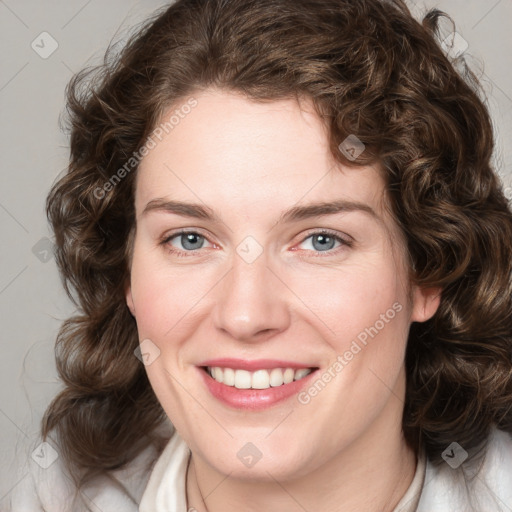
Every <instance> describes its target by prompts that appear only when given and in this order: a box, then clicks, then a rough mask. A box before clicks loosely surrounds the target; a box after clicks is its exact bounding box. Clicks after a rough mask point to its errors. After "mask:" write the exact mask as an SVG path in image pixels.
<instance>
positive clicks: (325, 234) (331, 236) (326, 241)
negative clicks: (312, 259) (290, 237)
mask: <svg viewBox="0 0 512 512" xmlns="http://www.w3.org/2000/svg"><path fill="white" fill-rule="evenodd" d="M300 245H302V246H303V247H302V249H304V250H312V251H315V252H332V253H336V252H338V251H337V250H336V249H339V248H340V247H342V246H348V247H351V246H352V241H351V240H348V239H345V238H343V237H341V236H339V235H338V234H336V233H334V232H331V231H327V230H322V231H316V232H314V233H311V234H309V235H308V236H307V237H306V238H304V240H303V241H302V242H301V243H300V244H299V247H300Z"/></svg>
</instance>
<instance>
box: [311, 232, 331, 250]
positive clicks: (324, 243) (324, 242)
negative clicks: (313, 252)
mask: <svg viewBox="0 0 512 512" xmlns="http://www.w3.org/2000/svg"><path fill="white" fill-rule="evenodd" d="M315 242H318V243H319V244H320V245H318V246H317V245H315ZM333 242H334V239H333V238H331V237H330V236H328V235H316V237H314V238H313V246H314V247H315V249H319V250H321V251H325V250H327V249H332V247H333V245H332V243H333Z"/></svg>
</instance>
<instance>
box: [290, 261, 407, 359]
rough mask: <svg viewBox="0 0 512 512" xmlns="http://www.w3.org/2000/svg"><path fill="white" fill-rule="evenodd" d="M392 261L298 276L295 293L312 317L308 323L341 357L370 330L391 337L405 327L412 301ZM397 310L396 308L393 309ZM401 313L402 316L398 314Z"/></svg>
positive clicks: (366, 263) (295, 276) (294, 279)
mask: <svg viewBox="0 0 512 512" xmlns="http://www.w3.org/2000/svg"><path fill="white" fill-rule="evenodd" d="M397 276H398V269H397V267H396V265H395V264H394V263H393V261H392V260H391V261H387V260H382V259H381V260H380V261H375V262H372V263H369V262H368V261H366V262H365V263H364V264H363V263H361V264H351V265H347V266H345V267H343V268H339V269H333V268H328V269H321V270H319V271H316V272H309V273H301V274H300V275H299V273H297V274H296V275H294V276H293V278H292V279H291V280H290V283H291V286H290V287H291V288H293V290H294V291H295V293H296V295H297V296H298V297H299V298H300V299H301V302H302V303H303V304H304V306H305V308H304V311H305V312H306V311H309V318H310V322H311V323H314V324H315V325H317V326H318V329H320V330H321V331H322V332H323V333H324V338H325V339H326V340H328V341H329V343H330V345H331V347H332V348H333V349H334V350H335V351H336V353H341V352H343V351H344V350H346V349H347V348H348V346H350V344H351V342H352V340H354V339H357V337H358V336H359V337H360V338H361V339H362V340H363V341H364V337H365V333H366V336H370V335H369V334H368V330H370V331H371V332H372V333H373V334H374V333H375V330H374V328H375V327H376V328H377V330H378V332H379V334H380V333H381V331H382V334H383V333H384V332H386V333H389V334H392V331H394V332H403V329H404V327H406V326H407V319H406V316H407V315H406V314H405V312H406V310H407V305H408V298H407V296H406V293H405V290H404V289H403V287H402V286H401V284H400V283H401V281H400V279H399V278H398V277H397ZM393 305H395V306H394V307H393ZM397 310H400V311H397Z"/></svg>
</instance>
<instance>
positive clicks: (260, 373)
mask: <svg viewBox="0 0 512 512" xmlns="http://www.w3.org/2000/svg"><path fill="white" fill-rule="evenodd" d="M207 371H208V373H209V374H210V375H211V376H212V377H213V378H214V379H215V380H216V381H217V382H221V383H224V384H226V385H227V386H232V387H235V388H237V389H268V388H270V387H277V386H282V385H283V384H289V383H290V382H293V381H294V380H300V379H302V378H304V377H306V375H309V374H310V373H311V371H312V370H311V369H309V368H300V369H299V370H294V369H293V368H272V369H271V370H256V371H255V372H249V371H247V370H234V369H233V368H220V367H218V366H214V367H210V366H208V367H207Z"/></svg>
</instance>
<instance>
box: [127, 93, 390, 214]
mask: <svg viewBox="0 0 512 512" xmlns="http://www.w3.org/2000/svg"><path fill="white" fill-rule="evenodd" d="M191 96H193V98H194V99H195V100H196V105H195V107H194V108H192V109H186V111H187V112H188V113H187V114H183V113H181V116H176V115H175V116H174V117H175V120H178V122H177V123H175V124H173V126H172V129H169V130H168V133H164V134H163V136H162V140H161V141H157V143H156V145H155V146H154V148H153V149H151V150H150V151H149V153H148V154H147V155H146V156H145V157H144V158H143V160H142V161H141V164H140V166H139V170H138V176H137V187H136V198H135V199H136V201H135V202H136V210H137V213H138V214H140V212H141V211H142V210H143V209H144V207H145V205H146V204H147V203H148V202H149V201H150V200H153V199H154V198H156V197H168V198H172V199H180V200H190V201H193V202H196V203H197V202H203V203H205V204H208V205H210V206H212V207H214V208H217V207H222V208H224V209H226V208H230V209H236V210H238V211H243V212H245V213H247V212H248V211H253V212H254V211H259V212H264V211H265V212H267V211H268V212H270V211H272V210H275V213H278V211H281V210H282V209H284V208H289V207H291V206H293V205H294V204H297V203H298V202H300V203H301V204H306V203H308V202H309V201H311V202H318V201H329V200H335V199H340V198H342V199H347V200H352V201H363V202H366V203H369V204H371V205H372V206H373V207H374V208H375V209H376V210H380V209H382V204H381V202H382V199H383V197H384V182H383V179H382V177H381V174H380V172H379V171H378V170H377V168H376V167H373V166H368V167H354V168H348V167H344V166H342V165H341V164H340V163H339V162H337V161H336V160H335V159H334V158H333V156H332V154H331V153H330V150H329V141H328V132H327V128H326V126H325V124H324V123H323V122H322V120H321V119H320V118H319V117H318V115H317V114H316V112H315V110H314V108H313V105H312V103H311V102H310V101H309V100H307V99H304V100H303V101H301V103H300V105H299V104H298V103H297V101H296V100H294V99H284V100H276V101H272V102H256V101H253V100H250V99H247V98H245V97H244V96H242V95H241V94H238V93H233V92H226V91H219V90H208V91H203V92H201V93H198V94H193V95H191ZM186 103H187V98H185V99H184V100H182V103H177V104H175V105H173V107H171V108H170V109H168V111H167V112H166V113H165V114H164V115H163V116H162V120H161V122H162V123H165V121H166V120H168V119H169V118H170V117H171V116H173V114H174V113H176V111H178V113H179V111H180V105H184V104H186ZM184 111H185V109H184ZM256 209H257V210H256Z"/></svg>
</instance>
